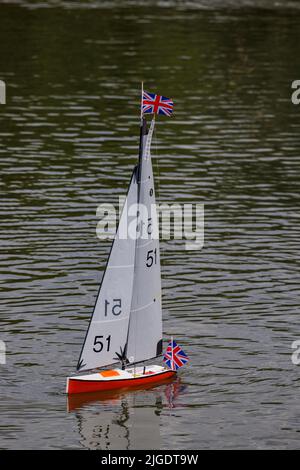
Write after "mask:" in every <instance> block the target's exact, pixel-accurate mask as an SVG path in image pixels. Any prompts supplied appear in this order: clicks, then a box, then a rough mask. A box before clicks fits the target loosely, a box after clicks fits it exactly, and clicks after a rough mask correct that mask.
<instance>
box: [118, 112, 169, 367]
mask: <svg viewBox="0 0 300 470" xmlns="http://www.w3.org/2000/svg"><path fill="white" fill-rule="evenodd" d="M154 123H155V121H154V120H153V121H152V123H151V126H150V129H149V133H148V135H146V136H144V138H143V153H142V158H141V162H140V165H141V168H140V189H139V191H140V192H139V218H138V227H139V230H140V231H142V235H141V236H140V237H139V238H138V239H137V242H136V253H135V273H134V284H133V296H132V304H131V312H130V321H129V332H128V344H127V358H128V359H129V361H130V362H140V361H145V360H147V359H151V358H153V357H156V356H158V355H159V354H161V352H162V311H161V279H160V256H159V237H158V222H157V214H156V206H155V192H154V180H153V171H152V163H151V154H150V146H151V140H152V134H153V129H154ZM151 206H152V207H151ZM145 209H146V210H145Z"/></svg>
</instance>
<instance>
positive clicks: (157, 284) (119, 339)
mask: <svg viewBox="0 0 300 470" xmlns="http://www.w3.org/2000/svg"><path fill="white" fill-rule="evenodd" d="M145 95H146V98H148V102H149V100H150V103H151V99H152V108H151V106H150V105H149V104H147V100H146V98H145ZM142 96H143V99H142V110H144V112H145V113H147V112H149V109H150V111H152V112H153V113H157V114H162V113H160V112H159V111H160V108H162V109H164V105H165V109H166V110H167V112H164V113H163V114H167V115H170V113H171V111H170V110H171V109H172V107H173V102H172V100H168V99H166V98H164V97H160V96H158V95H152V94H146V93H143V94H142ZM157 97H158V100H157ZM155 100H156V101H155ZM163 100H165V101H163ZM159 103H161V105H159ZM149 106H150V108H149ZM155 106H156V108H155ZM154 126H155V120H154V119H153V120H152V122H151V125H150V128H149V129H148V128H147V122H146V119H145V117H144V115H143V113H142V115H141V128H140V148H139V161H138V164H137V166H136V167H135V168H134V170H133V174H132V177H131V181H130V184H129V189H128V193H127V197H126V200H125V204H124V207H123V210H122V214H121V217H120V220H119V227H118V230H117V233H116V236H115V239H114V241H113V245H112V248H111V252H110V255H109V259H108V262H107V266H106V270H105V273H104V275H103V280H102V284H101V287H100V290H99V293H98V297H97V300H96V305H95V308H94V312H93V315H92V318H91V321H90V325H89V328H88V331H87V334H86V337H85V341H84V344H83V347H82V351H81V354H80V358H79V361H78V366H77V370H78V371H79V372H82V371H85V372H87V371H89V373H86V374H83V375H76V376H73V377H69V378H68V379H67V390H66V391H67V393H68V394H73V393H81V392H95V391H100V390H111V389H118V388H123V387H125V388H127V387H133V386H140V385H142V384H145V385H146V384H150V383H155V382H160V381H162V380H165V379H168V378H170V377H172V376H173V375H174V374H175V373H176V367H173V360H172V358H171V359H170V357H169V359H170V360H171V368H170V362H169V367H164V366H161V365H147V366H141V365H140V366H137V365H136V364H137V363H141V362H143V361H147V360H149V359H153V358H156V357H158V356H160V355H161V354H162V307H161V275H160V255H159V237H158V221H157V214H156V209H154V210H153V208H155V192H154V180H153V171H152V163H151V153H150V149H151V140H152V135H153V130H154ZM134 207H135V208H136V217H135V221H134V222H131V224H128V217H129V212H130V211H131V212H132V208H134ZM131 215H132V214H131ZM132 224H133V227H132ZM129 225H130V226H131V227H130V228H131V233H129V230H128V226H129ZM124 231H125V232H126V236H124ZM116 363H119V364H120V367H117V368H114V369H106V370H104V369H103V370H100V371H99V370H98V371H93V372H91V371H92V370H93V369H99V368H104V367H107V366H111V365H113V364H116ZM167 364H168V362H167Z"/></svg>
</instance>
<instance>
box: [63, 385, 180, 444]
mask: <svg viewBox="0 0 300 470" xmlns="http://www.w3.org/2000/svg"><path fill="white" fill-rule="evenodd" d="M184 388H185V386H183V385H182V384H181V383H180V379H179V378H176V379H175V380H174V379H171V380H168V381H166V382H164V383H163V384H160V385H159V386H157V387H153V386H152V387H151V388H150V386H149V388H148V389H145V387H143V388H142V389H138V388H137V389H135V390H134V391H133V390H131V391H128V390H119V391H110V392H97V393H88V394H77V395H70V396H68V411H69V412H74V414H75V416H76V418H77V420H78V427H79V434H80V436H81V439H80V442H81V444H82V446H83V447H84V448H87V449H102V450H105V449H108V450H113V449H121V450H122V449H160V448H161V436H160V414H161V412H162V410H163V409H164V408H174V407H176V399H177V397H178V396H179V394H180V393H181V391H183V390H184Z"/></svg>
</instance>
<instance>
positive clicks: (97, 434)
mask: <svg viewBox="0 0 300 470" xmlns="http://www.w3.org/2000/svg"><path fill="white" fill-rule="evenodd" d="M299 24H300V7H299V4H298V2H292V1H291V2H273V1H263V2H255V1H242V2H239V1H237V0H236V1H227V2H226V1H223V2H220V1H211V2H208V1H203V2H201V1H199V2H196V1H194V2H192V1H191V2H172V1H170V2H163V1H162V2H149V3H147V2H122V3H120V2H117V1H116V2H104V3H103V2H97V1H90V2H88V1H86V2H61V1H56V2H42V1H41V2H29V1H17V2H11V3H10V2H2V3H1V5H0V44H1V54H0V79H1V80H4V81H5V82H6V86H7V103H6V105H0V184H1V186H0V191H1V206H0V217H1V227H0V229H1V232H0V250H1V251H0V280H1V284H0V288H1V298H0V340H2V341H5V343H6V348H7V357H6V365H3V364H0V448H3V449H16V448H25V449H30V448H39V449H49V448H50V449H61V448H68V449H70V448H73V449H75V448H78V449H115V448H118V449H136V448H162V449H167V448H174V449H175V448H176V449H178V448H181V449H193V448H200V449H210V448H251V449H253V448H281V449H286V448H298V447H299V432H300V412H299V383H300V381H299V373H300V366H296V365H293V364H292V362H291V353H292V349H291V344H292V342H293V341H295V340H297V339H298V338H300V324H299V304H300V295H299V281H300V275H299V248H300V243H299V236H300V218H299V207H300V199H299V190H300V176H299V171H300V138H299V125H300V105H299V106H295V105H293V104H292V102H291V92H292V89H291V84H292V82H293V81H294V80H296V79H298V80H299V79H300V56H299V44H300V28H299ZM141 80H144V82H145V88H146V89H147V90H149V91H154V92H158V93H162V94H164V95H165V96H171V97H172V98H173V99H174V102H175V111H174V115H173V117H172V118H170V119H164V118H161V119H158V122H157V128H156V132H155V136H154V146H153V160H154V176H155V178H156V190H157V191H156V192H157V196H158V202H159V203H163V202H166V203H184V202H190V203H204V207H205V244H204V247H203V249H202V250H196V251H187V250H185V244H184V241H180V240H179V241H178V240H176V241H174V240H171V241H166V240H165V241H163V242H162V243H161V260H162V285H163V307H164V337H165V339H168V338H169V337H170V336H171V335H173V336H174V337H175V338H176V339H177V341H178V342H179V343H180V344H181V345H182V346H183V348H184V349H185V351H186V352H187V353H188V355H189V356H190V359H191V360H190V364H189V365H188V366H187V367H185V368H183V369H182V371H181V372H180V376H179V379H178V380H177V381H175V382H172V383H170V384H164V385H161V386H159V387H156V388H153V389H148V390H144V391H141V390H140V391H136V392H134V393H125V392H124V393H123V392H122V393H121V394H119V395H113V396H108V397H106V399H105V400H104V399H102V400H100V399H95V400H94V401H88V402H86V403H81V404H80V405H78V404H77V405H78V406H77V405H76V407H75V409H73V410H70V409H69V410H68V403H67V400H66V396H65V394H64V388H65V381H66V377H67V376H68V375H70V374H71V373H73V372H74V370H75V367H76V363H77V359H78V356H79V352H80V348H81V344H82V341H83V339H84V335H85V331H86V328H87V325H88V321H89V318H90V315H91V312H92V310H93V305H94V302H95V297H96V294H97V290H98V286H99V283H100V281H101V277H102V273H103V269H104V266H105V263H106V258H107V255H108V253H109V249H110V242H109V241H105V242H103V241H100V240H99V239H97V237H96V234H95V229H96V225H97V222H98V218H97V217H96V209H97V207H98V205H99V204H101V203H103V202H111V203H114V202H116V201H117V199H118V196H119V195H124V194H125V193H126V190H127V185H128V182H129V178H130V175H131V171H132V167H133V165H134V164H135V162H136V159H137V153H138V134H139V89H140V82H141ZM73 405H74V404H73ZM69 406H70V404H69ZM71 407H72V406H71Z"/></svg>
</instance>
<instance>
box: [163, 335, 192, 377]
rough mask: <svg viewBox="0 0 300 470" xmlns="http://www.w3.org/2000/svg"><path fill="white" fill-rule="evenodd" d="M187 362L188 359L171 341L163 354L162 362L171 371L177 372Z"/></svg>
mask: <svg viewBox="0 0 300 470" xmlns="http://www.w3.org/2000/svg"><path fill="white" fill-rule="evenodd" d="M188 361H189V358H188V357H187V355H186V354H185V352H184V351H183V350H182V349H181V347H180V346H178V344H177V343H176V342H175V341H173V340H171V341H170V342H169V344H168V347H167V349H166V352H165V356H164V362H165V363H166V364H167V366H168V367H169V368H170V369H172V370H177V369H179V368H180V367H182V366H184V364H186V363H187V362H188Z"/></svg>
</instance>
